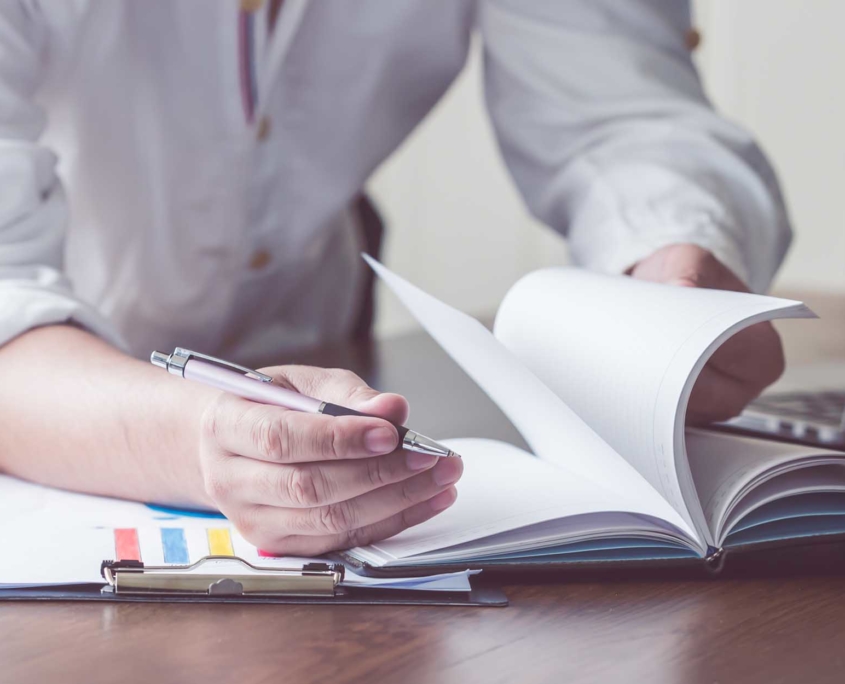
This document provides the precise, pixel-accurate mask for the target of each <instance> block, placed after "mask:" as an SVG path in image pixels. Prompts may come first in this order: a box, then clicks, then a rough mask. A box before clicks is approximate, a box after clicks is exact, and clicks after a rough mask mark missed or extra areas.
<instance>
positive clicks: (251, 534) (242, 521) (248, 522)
mask: <svg viewBox="0 0 845 684" xmlns="http://www.w3.org/2000/svg"><path fill="white" fill-rule="evenodd" d="M232 518H233V522H234V523H235V527H237V528H238V532H240V533H241V535H242V536H243V537H244V539H246V540H247V541H250V542H254V541H256V540H258V538H259V537H260V536H261V535H260V531H261V525H260V524H259V521H258V511H257V509H256V508H255V507H247V508H243V509H241V510H240V511H238V513H237V514H235V515H234V516H232Z"/></svg>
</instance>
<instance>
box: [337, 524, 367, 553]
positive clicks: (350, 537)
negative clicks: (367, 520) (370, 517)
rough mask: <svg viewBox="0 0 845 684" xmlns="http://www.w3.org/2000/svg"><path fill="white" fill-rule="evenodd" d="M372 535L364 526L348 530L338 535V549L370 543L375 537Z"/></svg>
mask: <svg viewBox="0 0 845 684" xmlns="http://www.w3.org/2000/svg"><path fill="white" fill-rule="evenodd" d="M372 537H373V535H372V534H371V533H370V532H369V531H368V530H365V529H364V528H356V529H354V530H348V531H347V532H344V533H343V534H342V535H340V542H339V544H338V548H340V549H353V548H355V547H356V546H367V545H368V544H371V543H372V542H373V541H375V539H373V538H372Z"/></svg>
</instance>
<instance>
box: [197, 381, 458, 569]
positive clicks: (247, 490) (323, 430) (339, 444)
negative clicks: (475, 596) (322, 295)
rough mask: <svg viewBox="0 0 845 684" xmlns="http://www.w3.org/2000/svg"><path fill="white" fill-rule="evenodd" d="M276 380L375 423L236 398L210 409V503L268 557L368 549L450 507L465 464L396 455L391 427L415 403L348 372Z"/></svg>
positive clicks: (205, 455)
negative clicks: (357, 412) (375, 543)
mask: <svg viewBox="0 0 845 684" xmlns="http://www.w3.org/2000/svg"><path fill="white" fill-rule="evenodd" d="M262 372H264V373H266V374H268V375H271V376H273V378H274V380H275V382H277V383H279V384H280V385H282V386H284V387H288V388H291V389H294V390H296V391H298V392H302V393H304V394H308V395H310V396H317V397H320V398H321V399H324V400H325V401H330V402H333V403H337V404H340V405H345V406H349V407H350V408H354V409H357V410H359V411H362V412H365V413H367V414H371V415H373V416H377V417H373V418H359V417H341V418H334V417H331V416H322V415H313V414H307V413H298V412H295V411H290V410H287V409H284V408H279V407H276V406H268V405H264V404H256V403H253V402H250V401H247V400H245V399H241V398H239V397H235V396H232V395H229V394H220V395H218V396H217V397H216V398H215V399H214V400H213V401H212V402H211V403H210V404H209V406H208V407H207V408H206V410H205V413H204V415H203V420H202V423H201V425H202V427H201V436H200V467H201V470H202V475H203V482H204V485H205V490H206V493H207V495H208V497H209V498H210V499H211V501H213V503H214V504H215V505H216V506H217V507H218V508H219V509H220V511H221V512H222V513H224V514H225V515H226V517H227V518H229V519H230V520H231V521H232V522H233V523H234V524H235V526H236V527H237V528H238V530H239V531H240V532H241V534H242V535H243V536H244V537H245V538H246V539H247V540H248V541H250V542H251V543H253V544H255V545H256V546H258V547H259V548H260V549H263V550H265V551H268V552H271V553H275V554H280V555H295V556H313V555H319V554H322V553H326V552H328V551H332V550H336V549H344V548H350V547H354V546H364V545H367V544H370V543H372V542H375V541H377V540H379V539H384V538H386V537H391V536H393V535H395V534H397V533H399V532H401V531H402V530H404V529H406V528H408V527H411V526H413V525H418V524H419V523H421V522H423V521H425V520H428V519H429V518H431V517H433V516H435V515H437V514H438V513H440V512H441V511H443V510H445V509H447V508H448V507H449V506H451V505H452V504H453V503H454V501H455V498H456V496H457V492H456V490H455V487H454V484H455V482H457V481H458V479H459V478H460V476H461V473H462V472H463V464H462V463H461V460H460V459H456V458H445V459H438V458H437V457H435V456H428V455H424V454H418V453H412V452H407V451H402V450H398V451H397V450H396V447H397V444H398V441H399V437H398V434H397V432H396V429H395V428H394V427H393V425H391V424H390V423H389V422H387V421H388V420H390V421H394V422H396V423H397V424H402V423H404V421H405V420H406V418H407V415H408V404H407V402H406V401H405V399H404V398H403V397H401V396H399V395H396V394H379V393H378V392H376V391H375V390H373V389H371V388H369V387H368V386H367V385H366V384H365V383H364V381H363V380H361V379H360V378H359V377H358V376H357V375H355V374H354V373H351V372H349V371H342V370H324V369H320V368H310V367H305V366H280V367H274V368H267V369H263V370H262Z"/></svg>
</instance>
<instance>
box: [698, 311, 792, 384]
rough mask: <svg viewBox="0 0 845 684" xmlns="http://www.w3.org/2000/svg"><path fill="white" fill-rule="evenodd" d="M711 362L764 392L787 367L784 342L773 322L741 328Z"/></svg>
mask: <svg viewBox="0 0 845 684" xmlns="http://www.w3.org/2000/svg"><path fill="white" fill-rule="evenodd" d="M708 365H710V367H711V368H714V369H715V370H718V371H719V372H720V373H722V374H724V375H727V376H730V377H733V378H737V379H738V380H742V381H745V382H746V383H748V384H749V385H751V386H753V387H756V388H757V391H758V392H760V391H762V390H763V389H764V388H765V387H767V386H768V385H770V384H772V383H773V382H774V381H775V380H777V379H778V378H779V377H780V376H781V374H782V373H783V370H784V365H785V361H784V355H783V345H782V344H781V341H780V336H779V335H778V333H777V331H776V330H775V328H774V326H773V325H772V324H771V323H757V324H756V325H752V326H751V327H748V328H745V329H744V330H741V331H739V332H738V333H737V334H736V335H734V336H733V337H731V338H730V339H728V340H727V341H726V342H725V343H724V344H722V346H720V347H719V348H718V349H717V350H716V352H715V353H714V354H713V356H712V357H710V360H709V361H708Z"/></svg>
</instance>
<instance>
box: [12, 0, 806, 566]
mask: <svg viewBox="0 0 845 684" xmlns="http://www.w3.org/2000/svg"><path fill="white" fill-rule="evenodd" d="M476 27H477V28H478V29H479V30H480V32H481V35H482V38H483V40H484V44H485V50H486V63H485V68H486V73H485V78H486V94H487V101H488V106H489V111H490V114H491V117H492V119H493V122H494V124H495V127H496V130H497V133H498V136H499V141H500V144H501V147H502V151H503V153H504V157H505V160H506V161H507V163H508V166H509V168H510V170H511V172H512V173H513V175H514V178H515V180H516V182H517V184H518V185H519V187H520V188H521V190H522V192H523V194H524V196H525V199H526V201H527V202H528V204H529V206H530V207H531V208H532V210H533V211H534V212H535V213H536V214H537V215H538V216H539V217H540V218H541V219H542V220H544V221H545V222H547V223H548V224H549V225H551V226H553V227H555V228H557V229H559V230H560V231H561V232H562V233H564V234H565V235H566V236H567V237H568V239H569V241H570V244H571V247H572V252H573V254H574V256H575V259H576V260H577V261H578V262H579V263H581V264H583V265H584V266H586V267H590V268H595V269H599V270H603V271H608V272H620V273H621V272H628V273H630V274H631V275H632V276H633V277H635V278H644V279H648V280H654V281H658V282H664V283H669V284H675V285H685V286H691V287H717V288H727V289H746V288H747V287H748V288H750V289H752V290H757V291H760V290H764V289H765V288H766V287H767V286H768V284H769V282H770V279H771V277H772V275H773V273H774V271H775V269H776V268H777V266H778V264H779V262H780V260H781V259H782V257H783V254H784V252H785V249H786V247H787V244H788V241H789V229H788V225H787V220H786V216H785V211H784V208H783V205H782V202H781V199H780V196H779V193H778V189H777V186H776V183H775V180H774V176H773V174H772V172H771V170H770V168H769V166H768V165H767V163H766V161H765V159H764V158H763V156H762V155H761V153H760V152H759V151H758V149H757V148H756V147H755V145H754V144H753V142H752V141H751V140H750V139H749V137H748V136H747V134H745V133H744V132H743V131H741V130H739V129H738V128H736V127H735V126H733V125H731V124H729V123H728V122H726V121H724V120H722V119H720V118H719V117H718V116H717V115H716V114H714V112H713V111H712V110H711V109H710V107H709V105H708V103H707V101H706V99H705V96H704V95H703V93H702V90H701V86H700V83H699V81H698V78H697V76H696V73H695V70H694V68H693V66H692V63H691V61H690V57H689V54H688V50H687V47H686V45H685V36H686V35H687V33H688V31H689V29H690V18H689V8H688V7H687V6H686V4H685V3H683V2H679V1H678V0H626V1H625V2H618V1H617V0H486V1H480V2H474V1H470V0H390V1H389V2H387V1H386V0H355V1H354V2H342V1H340V0H310V1H306V0H287V2H286V3H284V5H283V4H282V3H281V2H278V1H276V0H273V1H272V2H270V1H269V0H267V1H266V2H264V3H262V2H261V1H260V0H242V2H241V3H240V5H238V4H237V3H236V2H235V0H218V1H217V2H210V1H209V0H180V1H177V0H145V1H144V2H133V1H132V0H77V1H75V2H68V0H3V2H2V4H0V178H2V195H1V196H0V307H1V308H0V314H2V315H0V344H2V345H3V346H2V347H0V378H2V382H0V421H1V422H2V426H3V428H2V430H0V470H3V471H4V472H7V473H9V474H13V475H16V476H20V477H24V478H29V479H32V480H36V481H39V482H43V483H47V484H50V485H54V486H60V487H67V488H73V489H78V490H82V491H88V492H96V493H102V494H108V495H113V496H122V497H129V498H136V499H141V500H147V501H159V502H167V503H174V504H185V505H193V506H197V505H199V506H213V507H217V508H219V509H220V510H222V511H223V512H224V513H225V514H226V515H227V516H228V517H229V518H230V519H232V520H233V522H234V523H235V524H236V525H237V526H238V527H239V529H240V530H241V532H242V533H243V534H244V535H245V536H246V538H248V539H249V540H250V541H252V542H254V543H255V544H257V545H260V546H262V547H263V548H266V549H268V550H270V551H276V552H280V553H286V554H300V555H311V554H317V553H321V552H324V551H327V550H330V549H335V548H340V547H345V546H350V545H355V544H365V543H368V542H371V541H374V540H377V539H380V538H384V537H386V536H390V535H393V534H395V533H397V532H399V531H401V530H402V529H404V528H406V527H408V526H411V525H414V524H417V523H419V522H421V521H423V520H426V519H427V518H430V517H431V516H433V515H436V514H437V513H438V512H440V511H442V510H444V509H445V508H447V507H448V506H449V505H451V504H452V502H453V501H454V500H455V496H456V491H455V487H454V485H455V482H456V481H457V480H458V478H459V477H460V475H461V464H460V461H458V460H457V459H443V460H442V461H441V462H438V463H436V464H435V463H434V460H433V459H431V458H426V457H424V456H421V455H418V454H406V453H403V452H395V451H394V450H395V447H396V444H397V435H396V431H395V429H394V428H393V427H392V426H391V425H390V424H389V423H387V422H385V421H384V420H381V419H382V418H383V419H392V420H394V421H403V420H404V419H405V417H406V416H407V411H408V407H407V404H406V402H405V400H404V399H403V398H402V397H399V396H396V395H390V394H379V393H377V392H375V391H373V390H371V389H369V388H368V387H366V386H365V385H364V383H363V382H362V381H361V380H360V379H359V378H357V377H355V376H353V375H352V374H349V373H345V372H339V371H327V370H321V369H315V368H305V367H290V366H280V367H275V368H273V369H272V371H271V372H272V373H273V374H274V375H275V376H276V378H277V379H278V382H280V383H282V384H283V385H287V386H290V387H293V388H295V389H297V390H300V391H303V392H305V393H307V394H310V395H313V396H319V397H321V398H322V399H325V400H328V401H334V402H337V403H341V404H348V405H350V406H352V407H354V408H357V409H359V410H361V411H364V412H366V413H369V414H372V415H373V416H377V417H374V418H371V419H368V418H337V419H335V418H329V417H324V416H313V415H305V414H300V413H293V412H289V411H285V410H283V409H280V408H275V407H268V406H261V405H257V404H252V403H250V402H247V401H245V400H241V399H237V398H234V397H232V396H228V395H221V394H219V393H216V392H213V391H210V390H208V389H207V388H203V387H197V386H195V385H192V383H186V382H179V381H175V380H174V379H173V378H169V377H168V376H167V375H166V374H164V373H161V372H160V371H157V370H156V369H154V368H152V367H151V366H150V365H149V364H148V363H146V362H144V361H143V359H145V358H146V357H147V356H148V354H149V352H150V351H151V350H152V349H154V348H160V349H161V348H163V349H167V348H170V347H173V346H176V345H182V346H189V347H193V348H197V349H201V350H203V351H206V352H208V353H213V354H216V355H219V356H224V357H229V358H232V359H235V360H237V359H242V360H246V359H252V358H259V357H262V356H263V357H267V356H268V355H273V356H274V357H275V358H278V359H283V358H284V352H285V349H290V348H294V347H301V346H303V345H307V344H312V343H317V342H321V341H327V340H331V339H343V338H345V337H346V336H348V335H349V333H350V331H351V330H352V328H353V327H354V325H355V320H356V318H357V316H358V315H359V313H360V311H361V305H362V297H363V289H364V288H363V285H362V283H363V271H362V264H361V262H360V259H359V258H358V257H357V253H358V251H359V249H360V248H361V242H360V237H359V236H360V230H359V229H360V215H359V214H358V213H357V212H356V211H355V207H356V206H357V205H358V203H357V202H356V198H357V197H358V195H359V192H360V189H361V188H362V186H363V185H364V183H365V181H366V179H367V177H368V176H369V175H370V173H371V172H372V171H373V169H374V168H375V167H376V166H377V165H378V164H379V163H380V162H381V161H382V160H383V159H384V158H385V157H386V156H387V155H389V154H390V152H391V151H393V150H394V149H395V148H396V147H397V146H398V145H399V144H400V143H401V142H402V140H403V139H404V138H405V137H406V136H407V135H408V133H409V132H410V131H411V130H412V129H413V127H414V126H415V125H416V124H417V123H418V122H419V121H420V120H421V119H422V118H423V117H424V116H425V114H426V113H427V112H428V110H429V109H430V108H431V107H432V106H433V105H434V104H435V102H436V101H437V100H438V98H439V97H440V96H441V95H442V94H443V92H444V91H445V90H446V89H447V88H448V86H449V84H450V83H451V82H452V80H453V79H454V78H455V76H456V75H457V74H458V72H459V71H460V69H461V67H462V65H463V62H464V60H465V57H466V53H467V47H468V42H469V39H470V33H471V31H472V30H473V29H474V28H476ZM55 153H58V156H59V159H60V160H61V164H62V171H63V174H62V176H63V180H64V181H65V184H64V189H63V186H62V184H60V182H59V180H58V178H57V175H56V168H55V167H56V154H55ZM782 364H783V361H782V354H781V350H780V345H779V342H778V339H777V336H776V334H775V333H774V331H773V329H772V328H771V327H769V326H768V325H766V326H758V327H756V328H754V329H752V330H749V331H748V332H746V333H745V334H743V335H742V336H740V337H737V338H736V339H735V340H733V341H732V342H731V343H730V344H729V345H728V346H726V347H725V348H723V349H722V350H720V352H719V353H718V354H717V355H716V357H714V359H713V360H712V362H711V364H710V366H709V367H708V369H707V371H706V372H705V374H704V375H703V376H702V379H701V382H700V383H699V385H698V387H697V389H696V393H695V395H694V399H693V402H692V407H691V411H692V414H693V417H694V418H695V419H697V420H709V419H714V418H721V417H727V416H728V415H730V414H733V413H735V412H737V411H738V410H739V409H740V408H741V407H742V406H743V405H744V403H745V402H746V401H748V400H749V399H750V398H752V397H753V396H754V395H755V394H757V393H758V392H759V391H760V390H761V389H762V387H764V386H765V385H766V384H767V383H768V382H770V381H772V380H774V378H776V377H777V375H778V374H779V373H780V371H781V368H782Z"/></svg>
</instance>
